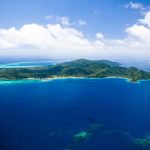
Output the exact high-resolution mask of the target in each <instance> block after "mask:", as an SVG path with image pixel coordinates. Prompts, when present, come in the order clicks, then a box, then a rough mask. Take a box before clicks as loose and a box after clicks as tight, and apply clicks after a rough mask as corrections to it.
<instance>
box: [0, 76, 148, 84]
mask: <svg viewBox="0 0 150 150" xmlns="http://www.w3.org/2000/svg"><path fill="white" fill-rule="evenodd" d="M64 79H89V80H92V79H95V80H96V79H102V80H103V79H123V80H125V81H126V82H130V83H134V84H139V83H142V82H145V81H149V80H138V81H136V82H133V81H132V79H129V78H126V77H117V76H112V77H111V76H110V77H103V78H94V77H74V76H68V77H51V78H43V79H41V78H26V79H18V80H17V79H16V80H9V79H0V85H1V84H13V83H31V82H49V81H53V80H64Z"/></svg>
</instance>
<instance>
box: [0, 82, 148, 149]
mask: <svg viewBox="0 0 150 150" xmlns="http://www.w3.org/2000/svg"><path fill="white" fill-rule="evenodd" d="M0 122H1V124H0V149H1V150H5V149H6V150H83V149H84V150H85V149H86V150H99V149H100V150H147V149H149V147H147V146H146V147H145V146H143V145H139V144H137V143H136V142H135V139H137V138H145V137H146V136H149V134H150V81H145V82H140V83H138V84H135V83H131V82H127V81H126V80H125V79H59V80H50V81H47V82H40V81H24V82H13V83H12V82H11V83H10V82H9V84H8V83H4V82H3V81H0ZM82 131H85V132H87V133H89V134H90V136H89V137H87V138H85V139H83V140H80V141H77V139H75V136H74V135H76V134H78V133H81V132H82Z"/></svg>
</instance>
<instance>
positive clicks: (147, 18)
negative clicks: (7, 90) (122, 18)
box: [139, 12, 150, 27]
mask: <svg viewBox="0 0 150 150" xmlns="http://www.w3.org/2000/svg"><path fill="white" fill-rule="evenodd" d="M139 22H140V23H142V24H145V25H148V26H149V27H150V12H147V13H145V17H144V19H139Z"/></svg>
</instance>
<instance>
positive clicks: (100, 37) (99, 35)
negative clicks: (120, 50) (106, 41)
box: [96, 33, 104, 39]
mask: <svg viewBox="0 0 150 150" xmlns="http://www.w3.org/2000/svg"><path fill="white" fill-rule="evenodd" d="M103 37H104V35H103V34H102V33H96V38H97V39H102V38H103Z"/></svg>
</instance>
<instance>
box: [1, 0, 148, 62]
mask: <svg viewBox="0 0 150 150" xmlns="http://www.w3.org/2000/svg"><path fill="white" fill-rule="evenodd" d="M149 40H150V4H149V2H148V1H147V0H133V1H130V0H11V1H10V0H2V1H0V56H1V57H7V56H9V57H46V56H48V57H49V58H58V59H59V58H63V57H64V56H65V58H66V59H69V58H73V56H75V58H81V57H82V58H83V57H85V58H86V57H88V58H89V57H91V58H97V59H99V58H100V59H101V58H108V59H111V58H114V57H117V58H118V57H119V58H120V57H121V58H122V57H125V58H126V57H128V56H130V57H137V58H139V57H142V58H145V57H150V52H149V51H147V49H150V44H149V42H148V41H149ZM135 54H136V55H135Z"/></svg>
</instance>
